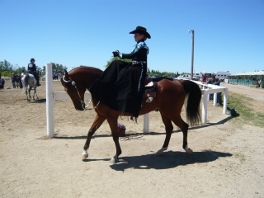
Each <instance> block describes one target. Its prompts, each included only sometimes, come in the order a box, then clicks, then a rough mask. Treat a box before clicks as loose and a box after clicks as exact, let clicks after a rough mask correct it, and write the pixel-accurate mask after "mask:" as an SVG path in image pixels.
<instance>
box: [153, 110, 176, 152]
mask: <svg viewBox="0 0 264 198" xmlns="http://www.w3.org/2000/svg"><path fill="white" fill-rule="evenodd" d="M161 118H162V121H163V123H164V125H165V130H166V138H165V141H164V143H163V146H162V148H161V149H160V150H158V151H157V153H156V154H157V155H160V154H162V153H163V151H165V150H167V148H168V146H169V142H170V138H171V133H172V130H173V126H172V123H171V120H170V119H169V118H167V117H165V116H164V115H162V114H161Z"/></svg>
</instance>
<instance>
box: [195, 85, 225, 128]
mask: <svg viewBox="0 0 264 198" xmlns="http://www.w3.org/2000/svg"><path fill="white" fill-rule="evenodd" d="M192 82H195V83H196V84H198V85H199V86H200V88H201V90H202V93H203V98H202V123H203V124H204V123H206V120H207V106H208V100H209V95H210V94H214V102H213V104H214V106H216V105H217V93H219V92H223V94H224V101H223V114H226V111H227V101H228V89H227V88H226V87H222V86H217V85H212V84H204V83H202V82H199V81H192Z"/></svg>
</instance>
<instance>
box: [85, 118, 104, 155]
mask: <svg viewBox="0 0 264 198" xmlns="http://www.w3.org/2000/svg"><path fill="white" fill-rule="evenodd" d="M104 121H105V118H104V117H100V116H99V115H98V114H97V115H96V117H95V119H94V122H93V124H92V126H91V128H90V130H89V132H88V135H87V140H86V142H85V145H84V147H83V153H82V155H83V156H82V159H83V160H84V159H86V158H87V157H88V153H87V150H88V148H89V146H90V142H91V139H92V136H93V134H94V133H95V131H96V130H97V129H98V128H99V127H100V126H101V124H102V123H103V122H104Z"/></svg>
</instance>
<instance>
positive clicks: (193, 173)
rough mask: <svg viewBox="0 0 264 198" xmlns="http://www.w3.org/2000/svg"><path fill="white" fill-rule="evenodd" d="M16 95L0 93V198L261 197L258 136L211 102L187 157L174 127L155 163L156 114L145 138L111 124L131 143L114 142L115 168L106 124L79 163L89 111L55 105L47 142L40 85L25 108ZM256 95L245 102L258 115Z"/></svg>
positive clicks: (261, 136)
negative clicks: (205, 121)
mask: <svg viewBox="0 0 264 198" xmlns="http://www.w3.org/2000/svg"><path fill="white" fill-rule="evenodd" d="M8 86H9V87H11V83H10V82H7V84H6V87H8ZM228 88H229V89H230V90H231V91H234V92H236V90H237V92H239V93H240V91H239V89H241V90H244V91H245V90H246V89H243V88H241V87H239V86H237V87H235V86H232V85H228ZM54 90H58V91H59V90H60V91H63V87H62V86H61V84H60V82H54ZM21 92H22V90H21V89H4V90H0V112H1V113H0V134H1V136H0V167H1V168H0V175H1V177H0V183H1V184H0V196H1V197H8V198H10V197H34V198H35V197H45V198H47V197H49V198H52V197H56V198H59V197H63V198H65V197H137V198H140V197H144V198H145V197H151V198H154V197H159V198H160V197H232V198H233V197H239V198H241V197H246V198H248V197H264V146H263V140H264V128H263V127H256V126H251V125H245V124H243V123H242V122H234V120H235V119H240V118H233V119H230V117H229V115H223V114H222V108H220V107H214V106H212V104H211V103H212V102H211V103H210V104H209V107H208V124H207V125H203V126H198V127H192V128H190V130H189V135H188V145H189V147H190V148H192V149H193V151H194V153H193V154H192V155H188V154H186V153H185V152H184V150H183V149H182V148H181V145H182V133H181V132H180V131H179V130H178V129H177V127H176V126H174V130H175V132H174V134H173V135H172V138H171V141H170V145H169V148H168V150H167V151H166V152H165V153H164V154H163V155H161V156H157V155H155V152H156V151H157V150H159V149H160V148H161V146H162V144H163V141H164V139H165V129H164V126H163V123H162V120H161V117H160V115H159V112H152V113H150V131H151V133H150V134H147V135H142V128H143V122H142V118H143V117H142V116H141V117H140V119H139V120H138V124H135V123H134V122H133V121H129V120H128V119H127V118H126V117H124V118H123V119H122V120H121V119H120V120H119V122H120V123H122V124H124V125H125V126H126V128H127V131H126V132H127V134H128V135H129V134H133V135H131V136H128V138H127V139H122V140H121V141H120V144H121V148H122V151H123V153H122V154H121V156H120V158H121V160H122V161H121V162H120V163H117V164H111V163H110V158H111V157H112V156H113V155H114V154H115V147H114V142H113V140H112V138H111V136H110V132H109V126H108V124H107V122H104V123H103V125H102V126H101V127H100V128H99V129H98V131H97V132H96V133H95V136H94V138H93V139H92V141H91V146H90V149H89V151H88V152H89V159H88V160H87V161H85V162H83V161H82V160H81V157H82V155H81V153H82V148H83V145H84V143H85V139H86V134H87V132H88V129H89V128H90V125H91V124H92V122H93V119H94V115H95V113H94V111H84V112H80V111H76V110H75V109H74V107H73V104H72V102H71V101H70V100H68V101H56V105H55V108H54V115H55V134H56V137H55V138H52V139H50V138H47V136H46V111H45V108H46V103H45V82H42V86H41V87H40V88H38V95H39V100H38V101H36V102H34V101H32V102H27V101H26V96H25V94H21ZM249 92H250V91H249ZM244 94H246V93H244ZM263 94H264V92H262V91H260V92H257V94H256V96H255V95H253V96H252V95H250V94H249V97H252V98H253V99H255V100H256V101H257V102H259V103H260V108H263V98H264V97H263V96H264V95H263ZM263 111H264V109H263ZM183 114H184V112H183ZM183 118H184V119H185V116H183ZM129 137H130V138H129Z"/></svg>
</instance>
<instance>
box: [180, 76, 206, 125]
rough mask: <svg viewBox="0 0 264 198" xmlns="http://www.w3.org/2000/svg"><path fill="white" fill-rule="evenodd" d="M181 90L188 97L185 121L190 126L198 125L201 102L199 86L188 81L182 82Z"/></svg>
mask: <svg viewBox="0 0 264 198" xmlns="http://www.w3.org/2000/svg"><path fill="white" fill-rule="evenodd" d="M182 86H183V89H184V91H185V93H186V96H188V100H187V106H186V114H187V119H188V120H189V122H190V124H191V125H195V124H198V123H199V122H200V120H201V115H200V102H201V96H202V93H201V90H200V88H199V86H198V85H197V84H196V83H194V82H192V81H189V80H184V81H182Z"/></svg>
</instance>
